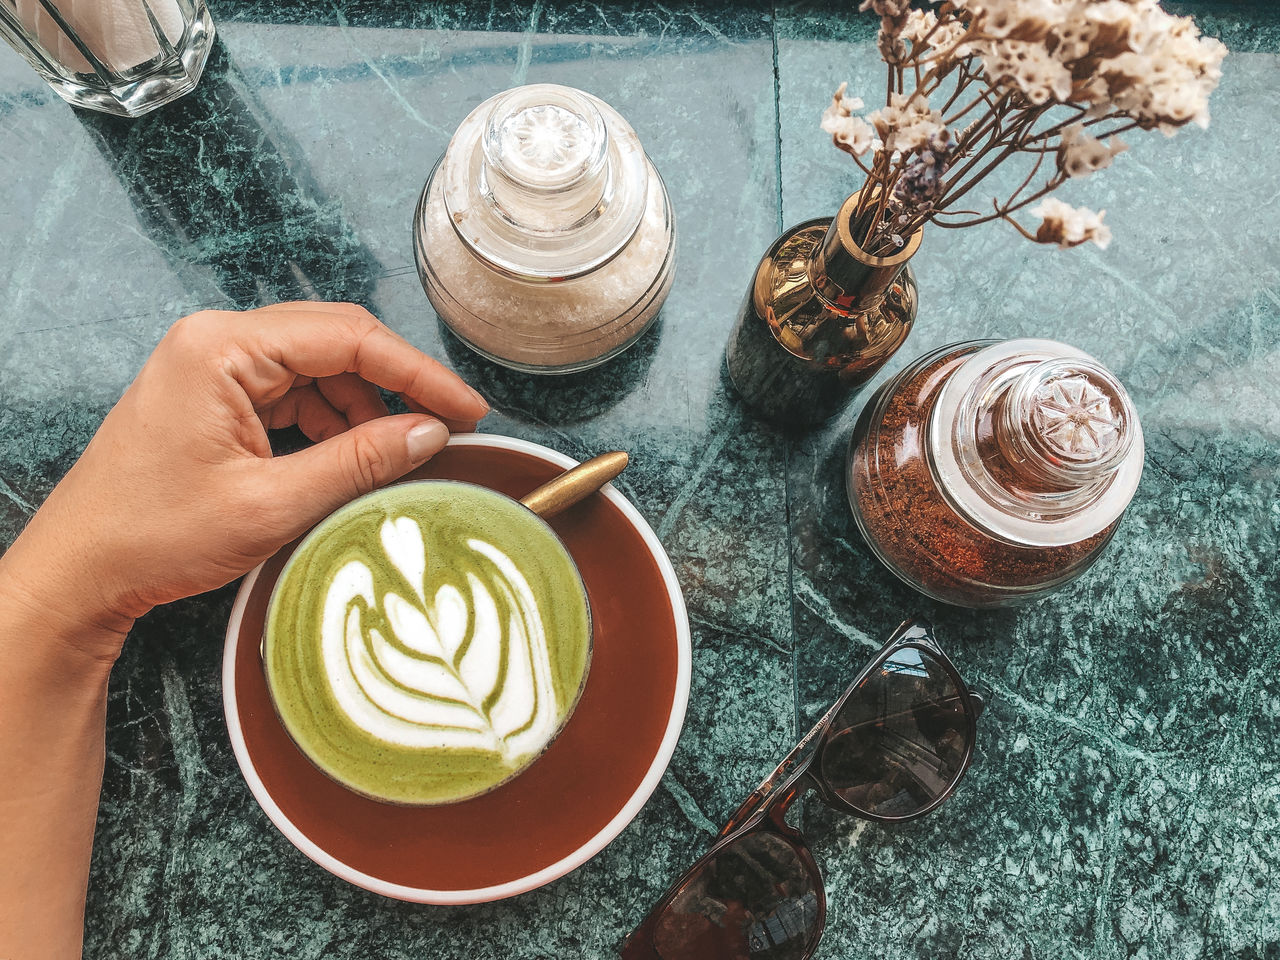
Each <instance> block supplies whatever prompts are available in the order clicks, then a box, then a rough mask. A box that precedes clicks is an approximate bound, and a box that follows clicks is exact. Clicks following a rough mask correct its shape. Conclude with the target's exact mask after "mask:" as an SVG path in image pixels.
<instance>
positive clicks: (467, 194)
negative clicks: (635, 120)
mask: <svg viewBox="0 0 1280 960" xmlns="http://www.w3.org/2000/svg"><path fill="white" fill-rule="evenodd" d="M440 175H441V177H442V183H443V186H444V204H445V209H446V210H447V211H448V215H449V221H450V223H451V224H452V225H453V228H454V230H455V231H457V234H458V237H459V238H460V239H461V240H462V242H463V244H464V245H465V246H466V247H467V249H468V250H470V251H471V252H472V253H473V254H475V256H477V257H478V258H480V259H481V260H482V261H484V262H485V263H486V264H488V265H489V266H491V267H493V268H494V269H496V270H498V271H499V272H501V273H505V274H507V275H509V276H513V277H516V278H518V279H523V280H530V281H535V282H551V281H556V280H565V279H569V278H571V277H577V276H581V275H583V274H585V273H590V272H591V271H592V270H595V269H596V268H597V267H600V266H601V265H603V264H605V263H607V262H609V261H610V260H611V259H613V258H614V257H615V256H617V255H618V253H619V252H620V251H621V250H622V249H623V247H625V246H626V245H627V243H628V241H630V239H631V238H632V237H633V236H634V235H635V232H636V230H637V229H638V228H639V226H640V221H641V219H642V218H643V216H644V211H645V203H646V198H647V194H648V187H649V167H648V160H647V158H646V157H645V153H644V149H643V148H642V147H641V146H640V141H639V139H638V138H637V137H636V134H635V131H634V130H632V129H631V127H630V126H629V125H628V124H627V122H626V121H625V120H624V119H623V118H622V116H621V115H620V114H619V113H618V112H617V111H616V110H614V109H613V108H612V107H610V106H609V105H608V104H606V103H604V101H602V100H599V99H598V98H596V97H593V96H591V94H589V93H584V92H583V91H581V90H577V89H574V88H573V87H564V86H559V85H557V84H550V83H540V84H531V85H529V86H524V87H516V88H515V89H513V90H508V91H506V92H505V93H500V94H498V95H497V96H495V97H492V98H490V99H489V100H486V101H485V102H484V103H482V104H480V106H478V107H477V108H476V109H475V110H473V111H472V112H471V113H470V114H469V115H468V116H467V118H466V119H465V120H463V121H462V124H461V126H459V127H458V130H457V132H456V133H455V134H454V135H453V139H452V140H451V141H450V142H449V147H448V149H447V150H446V151H445V155H444V158H443V160H442V161H441V169H440Z"/></svg>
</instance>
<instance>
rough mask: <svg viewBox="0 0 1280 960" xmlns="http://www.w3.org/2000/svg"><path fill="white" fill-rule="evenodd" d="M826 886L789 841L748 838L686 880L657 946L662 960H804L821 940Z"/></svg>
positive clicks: (660, 923)
mask: <svg viewBox="0 0 1280 960" xmlns="http://www.w3.org/2000/svg"><path fill="white" fill-rule="evenodd" d="M820 883H821V881H820V879H819V878H818V876H817V875H816V873H815V871H814V868H812V867H811V866H810V865H809V863H806V859H805V858H804V857H802V856H801V854H800V850H799V849H798V848H797V847H796V846H795V845H794V844H793V843H791V842H790V841H789V840H786V839H784V838H783V837H780V836H777V835H776V834H772V833H766V832H759V833H749V834H746V835H745V836H743V837H741V838H740V839H738V840H736V841H735V842H733V843H731V844H729V845H728V846H727V847H725V848H724V849H723V850H721V851H720V852H718V853H717V854H716V855H715V856H713V857H711V858H710V859H709V860H707V861H705V862H704V863H703V864H702V865H701V866H700V867H699V868H697V869H696V871H695V872H694V873H693V874H692V875H691V876H690V877H689V879H688V880H686V881H685V882H684V884H683V885H682V886H681V888H680V891H679V893H677V894H676V897H675V899H674V900H672V901H671V903H669V904H668V905H667V906H666V908H665V909H664V910H663V911H662V913H661V914H660V915H659V916H658V918H657V922H656V924H655V926H654V931H653V946H654V948H655V949H656V950H657V951H658V955H659V956H661V957H662V960H803V958H804V957H805V955H806V953H807V951H808V950H809V949H810V948H811V947H812V946H813V944H814V943H815V942H816V940H817V935H818V898H819V894H818V888H819V884H820Z"/></svg>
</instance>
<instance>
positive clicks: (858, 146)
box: [822, 83, 875, 157]
mask: <svg viewBox="0 0 1280 960" xmlns="http://www.w3.org/2000/svg"><path fill="white" fill-rule="evenodd" d="M848 86H849V84H848V83H842V84H840V88H839V89H838V90H836V92H835V96H834V97H832V98H831V106H829V107H827V109H826V110H824V111H823V113H822V129H823V130H825V131H826V132H827V133H829V134H831V139H832V140H833V141H834V142H835V145H836V146H837V147H839V148H840V149H841V150H843V151H845V152H846V153H851V154H853V155H854V156H855V157H860V156H862V155H863V154H864V153H866V152H867V151H868V150H870V149H871V146H872V143H873V142H874V140H875V130H873V129H872V127H871V124H869V123H867V121H865V120H863V119H862V118H861V117H855V116H854V115H853V111H855V110H861V109H862V106H863V104H862V100H861V99H860V98H859V97H846V96H845V93H844V92H845V90H846V89H847V88H848Z"/></svg>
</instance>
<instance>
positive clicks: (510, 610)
mask: <svg viewBox="0 0 1280 960" xmlns="http://www.w3.org/2000/svg"><path fill="white" fill-rule="evenodd" d="M590 657H591V621H590V613H589V611H588V608H587V598H586V592H585V590H584V588H583V585H582V580H581V578H580V577H579V576H578V571H577V568H576V567H575V566H574V563H573V560H572V559H571V558H570V557H569V554H568V552H567V551H566V550H565V548H564V545H563V544H562V543H561V542H560V540H559V538H558V537H556V535H555V534H554V533H553V532H552V531H551V528H550V527H548V526H547V525H546V523H545V522H543V521H542V520H541V519H540V518H539V517H537V516H536V515H534V514H533V513H531V512H530V511H529V510H527V509H525V508H524V507H523V506H521V505H520V504H518V503H516V502H515V501H514V500H510V499H508V498H507V497H504V496H502V495H501V494H498V493H495V492H493V491H491V490H487V489H485V488H483V487H477V486H472V485H470V484H465V483H453V482H447V481H423V482H416V483H405V484H400V485H398V486H394V487H390V488H388V489H386V490H381V491H378V492H376V493H372V494H370V495H368V496H366V497H362V498H361V499H359V500H356V501H354V502H352V503H350V504H348V505H347V506H345V507H343V508H342V509H341V510H339V511H337V512H336V513H334V514H333V515H332V516H330V517H329V518H328V519H327V520H325V521H324V522H323V523H321V524H320V525H319V526H318V527H316V528H315V529H314V530H313V531H312V532H311V533H310V534H309V535H308V536H307V538H306V539H305V540H304V541H303V542H302V544H301V545H300V546H299V547H298V549H297V551H296V552H295V553H294V554H293V556H292V557H291V558H290V559H289V561H288V563H287V564H286V565H285V568H284V570H283V571H281V574H280V579H279V581H278V582H277V584H276V587H275V590H274V592H273V593H272V595H271V603H270V607H269V608H268V610H267V621H266V629H265V636H264V638H263V658H264V661H265V669H266V675H267V686H268V688H269V689H270V691H271V697H272V700H273V702H274V703H275V707H276V711H277V712H278V713H279V715H280V719H281V721H282V722H283V724H284V726H285V729H286V730H287V731H288V732H289V735H290V736H291V737H292V738H293V740H294V742H295V743H297V745H298V747H299V748H300V749H301V750H302V752H303V753H304V754H306V755H307V757H309V758H310V759H311V761H312V762H313V763H315V765H316V766H317V767H319V768H320V769H321V770H323V771H324V772H325V773H327V774H328V775H329V776H331V777H332V778H333V779H335V780H337V781H338V782H340V783H342V784H344V785H345V786H347V787H349V788H350V789H352V790H355V791H356V792H358V793H362V794H365V795H367V796H370V797H373V798H375V799H378V800H386V801H389V802H392V803H402V804H439V803H450V802H453V801H456V800H464V799H466V798H468V797H473V796H476V795H478V794H481V793H484V792H486V791H488V790H491V789H493V788H494V787H496V786H498V785H499V784H501V783H502V782H504V781H506V780H508V779H510V778H511V777H513V776H515V774H517V773H519V772H520V771H521V770H523V769H524V768H525V767H527V766H528V765H529V764H530V763H532V762H533V761H534V760H535V759H536V758H537V757H538V755H539V754H540V753H541V752H542V751H543V750H544V749H545V748H546V746H547V744H548V743H550V742H551V740H552V739H553V738H554V737H555V736H556V734H557V733H559V731H560V729H561V727H563V726H564V723H565V721H566V720H568V717H569V714H570V713H572V712H573V708H574V706H575V705H576V704H577V701H578V697H579V695H580V694H581V692H582V687H583V685H584V683H585V680H586V675H587V667H588V664H589V661H590Z"/></svg>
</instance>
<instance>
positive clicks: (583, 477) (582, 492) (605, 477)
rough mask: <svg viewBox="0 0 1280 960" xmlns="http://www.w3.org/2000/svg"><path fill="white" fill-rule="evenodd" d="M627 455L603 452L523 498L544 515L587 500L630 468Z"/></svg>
mask: <svg viewBox="0 0 1280 960" xmlns="http://www.w3.org/2000/svg"><path fill="white" fill-rule="evenodd" d="M627 459H628V458H627V455H626V453H625V452H624V451H622V450H615V451H613V452H612V453H602V454H600V456H598V457H592V458H591V459H590V460H588V461H586V463H580V464H578V465H577V466H576V467H574V468H573V469H572V470H566V471H565V472H564V473H562V474H560V476H558V477H556V478H555V479H554V480H550V481H548V482H547V483H544V484H543V485H542V486H540V487H538V489H537V490H534V491H533V492H532V493H530V494H528V495H527V496H525V497H522V498H521V499H520V502H521V503H523V504H524V505H525V506H526V507H528V508H529V509H530V510H532V511H533V512H534V513H536V514H537V515H538V516H540V517H544V518H545V517H551V516H554V515H555V514H557V513H559V512H560V511H561V510H564V509H565V508H567V507H571V506H573V505H574V504H575V503H577V502H578V501H579V500H584V499H586V498H587V497H589V496H590V495H591V494H593V493H595V492H596V491H597V490H599V489H600V488H601V487H603V486H604V485H605V484H606V483H608V482H609V481H610V480H612V479H613V478H614V477H616V476H617V475H618V474H620V473H621V472H622V471H623V470H625V469H626V468H627Z"/></svg>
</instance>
